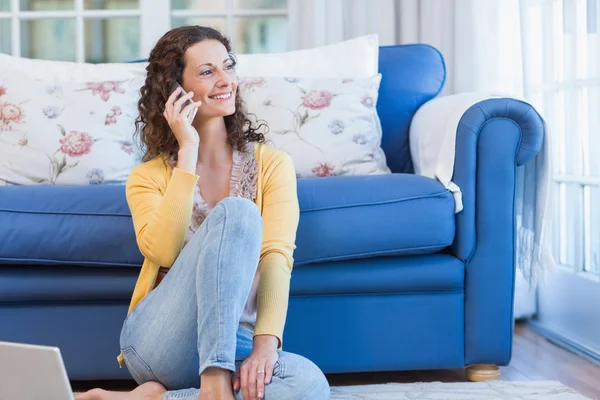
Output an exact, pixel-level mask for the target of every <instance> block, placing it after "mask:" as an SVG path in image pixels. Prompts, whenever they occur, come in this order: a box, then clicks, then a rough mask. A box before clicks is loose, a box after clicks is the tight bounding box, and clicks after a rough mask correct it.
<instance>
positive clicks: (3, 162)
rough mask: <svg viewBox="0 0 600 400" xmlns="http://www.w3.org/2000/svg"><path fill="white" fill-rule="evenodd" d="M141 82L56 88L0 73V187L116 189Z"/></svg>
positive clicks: (128, 155) (131, 151) (133, 155)
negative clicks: (113, 186)
mask: <svg viewBox="0 0 600 400" xmlns="http://www.w3.org/2000/svg"><path fill="white" fill-rule="evenodd" d="M143 79H144V78H143V76H139V77H130V78H129V79H122V80H110V81H88V82H76V81H74V82H64V81H63V82H60V81H56V80H45V79H44V80H39V79H32V78H31V76H28V75H23V74H19V73H15V72H14V71H13V72H10V73H9V72H7V71H6V70H3V71H2V74H1V75H0V154H2V157H1V158H0V184H5V185H6V184H22V185H31V184H63V185H87V184H99V183H117V184H122V183H124V182H125V180H126V179H127V176H128V175H129V173H130V171H131V169H132V168H133V167H134V166H135V165H136V164H137V163H138V162H139V152H137V151H136V147H135V146H134V144H133V142H132V135H133V133H134V130H135V125H134V120H135V118H136V116H137V114H138V112H137V101H138V99H139V89H140V87H141V85H142V83H143Z"/></svg>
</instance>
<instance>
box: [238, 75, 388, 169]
mask: <svg viewBox="0 0 600 400" xmlns="http://www.w3.org/2000/svg"><path fill="white" fill-rule="evenodd" d="M380 82H381V75H380V74H377V75H375V76H373V77H370V78H337V79H332V78H327V79H310V78H290V77H285V78H280V77H252V78H250V77H248V78H244V79H243V80H241V81H240V86H239V88H240V91H241V94H242V98H243V99H244V100H245V101H246V105H247V107H248V111H249V112H250V113H252V114H255V115H256V117H257V118H258V119H259V120H264V121H266V123H267V125H268V127H269V132H268V133H267V135H266V138H267V140H268V141H269V142H268V143H269V144H271V145H273V146H274V147H276V148H279V149H281V150H283V151H285V152H287V153H288V154H289V155H290V156H291V158H292V160H293V161H294V165H295V167H296V172H297V176H298V177H315V176H318V177H322V176H332V175H376V174H389V173H391V171H390V170H389V168H388V167H387V165H386V160H385V154H384V152H383V150H382V149H381V135H382V133H381V124H380V122H379V117H378V115H377V111H376V109H375V106H376V104H377V96H378V90H379V84H380Z"/></svg>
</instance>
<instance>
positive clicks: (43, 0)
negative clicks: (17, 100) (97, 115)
mask: <svg viewBox="0 0 600 400" xmlns="http://www.w3.org/2000/svg"><path fill="white" fill-rule="evenodd" d="M186 24H202V25H208V26H212V27H215V28H218V29H219V30H221V31H222V32H223V33H225V34H226V35H228V36H229V37H231V39H232V41H233V46H234V48H235V50H236V52H238V53H257V52H261V53H264V52H278V51H285V50H286V49H287V46H288V45H287V44H288V9H287V0H171V1H169V0H0V52H2V53H7V54H13V55H15V56H23V57H28V58H41V59H47V60H61V61H77V62H84V61H85V62H92V63H100V62H125V61H130V60H136V59H139V58H144V57H147V55H148V53H149V51H150V49H151V48H152V46H153V45H154V44H155V43H156V40H158V38H160V36H161V35H162V34H163V33H164V32H166V31H167V30H168V29H170V28H171V27H176V26H181V25H186Z"/></svg>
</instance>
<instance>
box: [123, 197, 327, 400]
mask: <svg viewBox="0 0 600 400" xmlns="http://www.w3.org/2000/svg"><path fill="white" fill-rule="evenodd" d="M262 227H263V225H262V218H261V215H260V212H259V210H258V207H257V206H256V204H254V203H253V202H251V201H249V200H246V199H243V198H239V197H226V198H225V199H223V200H222V201H221V202H219V203H218V204H217V205H216V206H215V207H214V208H213V210H212V211H211V212H210V214H209V215H208V217H207V218H206V219H205V220H204V222H203V223H202V225H201V226H200V228H199V229H198V231H196V233H195V234H194V235H193V236H192V238H191V239H190V241H189V242H188V243H187V245H186V246H185V247H184V248H183V250H182V251H181V253H180V254H179V257H178V258H177V260H176V261H175V263H174V264H173V266H172V267H171V269H170V271H169V273H168V274H167V275H166V276H165V278H164V279H163V280H162V282H161V283H160V285H159V286H158V287H157V288H156V289H154V290H152V291H151V292H150V293H148V295H146V297H144V299H142V301H141V302H140V303H139V304H138V305H137V306H136V307H135V308H134V309H133V310H132V312H131V313H130V314H129V315H128V316H127V318H126V319H125V322H124V324H123V329H122V331H121V338H120V345H121V351H122V352H123V357H124V359H125V364H126V366H127V368H128V370H129V372H130V373H131V375H132V377H133V378H134V379H135V380H136V382H137V383H138V384H142V383H144V382H148V381H156V382H160V383H161V384H162V385H164V386H165V387H166V388H167V390H168V391H167V392H166V393H165V395H164V397H163V400H168V399H190V400H192V399H194V400H195V399H197V398H198V394H199V389H198V388H199V386H200V375H201V374H202V372H203V371H204V370H205V369H206V368H208V367H218V368H223V369H228V370H230V371H232V372H233V371H235V369H236V367H237V366H239V365H240V364H241V363H242V362H243V361H244V360H245V359H246V358H247V357H248V356H249V355H250V353H251V351H252V340H253V328H252V326H240V324H239V320H240V317H241V314H242V311H243V309H244V306H245V303H246V300H247V299H248V295H249V293H250V289H251V285H252V280H253V278H254V275H255V273H256V268H257V266H258V261H259V257H260V249H261V245H262V243H261V242H262ZM278 355H279V360H278V361H277V362H276V363H275V368H274V371H273V378H272V380H271V383H270V384H268V385H266V386H265V393H264V399H265V400H286V399H290V400H291V399H298V400H300V399H311V400H320V399H328V398H329V384H328V382H327V379H326V378H325V376H324V375H323V373H322V372H321V370H320V369H319V368H318V367H317V366H316V365H315V364H314V363H312V362H311V361H309V360H308V359H306V358H304V357H302V356H300V355H297V354H292V353H288V352H285V351H278ZM235 398H236V399H238V400H242V392H241V390H240V391H238V392H236V393H235Z"/></svg>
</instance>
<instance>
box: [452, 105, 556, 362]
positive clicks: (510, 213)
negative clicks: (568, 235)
mask: <svg viewBox="0 0 600 400" xmlns="http://www.w3.org/2000/svg"><path fill="white" fill-rule="evenodd" d="M544 134H545V125H544V122H543V120H542V118H541V117H540V115H539V114H538V113H537V112H536V110H535V109H534V108H533V107H532V106H531V105H529V104H527V103H525V102H523V101H519V100H515V99H509V98H495V99H488V100H484V101H481V102H479V103H477V104H475V105H473V106H471V107H470V108H469V109H468V110H467V111H466V112H465V113H464V114H463V116H462V118H461V119H460V122H459V124H458V128H457V135H456V156H455V164H454V175H453V178H452V179H453V182H454V183H456V184H457V185H458V186H459V187H460V189H461V192H462V199H463V210H462V211H461V212H460V213H459V214H457V215H456V234H455V240H454V244H453V246H452V252H453V253H454V254H455V256H456V257H458V258H459V259H461V260H463V261H464V262H465V265H466V273H465V276H466V277H465V279H466V280H465V363H466V365H470V364H481V363H492V364H499V365H505V364H507V363H508V362H509V360H510V354H511V343H512V327H513V321H512V320H513V293H514V280H515V265H516V263H515V248H516V234H517V229H516V223H515V193H516V176H517V170H516V168H517V166H518V165H522V164H524V163H526V162H527V161H529V160H531V159H532V158H534V157H535V156H536V155H537V153H538V152H539V151H540V149H541V146H542V142H543V137H544Z"/></svg>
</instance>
